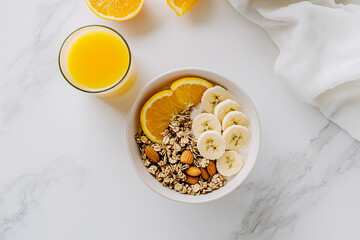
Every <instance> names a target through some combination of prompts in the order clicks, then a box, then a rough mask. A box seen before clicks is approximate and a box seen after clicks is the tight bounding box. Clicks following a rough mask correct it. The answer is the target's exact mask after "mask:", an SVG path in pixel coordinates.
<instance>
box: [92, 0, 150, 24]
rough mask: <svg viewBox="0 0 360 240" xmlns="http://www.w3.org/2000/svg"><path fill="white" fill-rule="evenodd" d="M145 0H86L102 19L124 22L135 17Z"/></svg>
mask: <svg viewBox="0 0 360 240" xmlns="http://www.w3.org/2000/svg"><path fill="white" fill-rule="evenodd" d="M144 2H145V0H86V3H87V5H88V6H89V8H90V9H91V11H93V12H94V13H95V14H96V15H98V16H99V17H101V18H104V19H108V20H114V21H124V20H128V19H130V18H133V17H135V16H136V15H137V14H138V13H139V12H140V10H141V8H142V7H143V5H144Z"/></svg>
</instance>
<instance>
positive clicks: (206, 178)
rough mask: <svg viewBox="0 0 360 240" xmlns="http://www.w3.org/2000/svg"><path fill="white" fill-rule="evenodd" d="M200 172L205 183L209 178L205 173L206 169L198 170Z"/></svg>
mask: <svg viewBox="0 0 360 240" xmlns="http://www.w3.org/2000/svg"><path fill="white" fill-rule="evenodd" d="M200 171H201V176H202V178H203V179H204V180H205V181H207V180H209V178H210V176H209V173H208V172H207V171H206V169H205V168H200Z"/></svg>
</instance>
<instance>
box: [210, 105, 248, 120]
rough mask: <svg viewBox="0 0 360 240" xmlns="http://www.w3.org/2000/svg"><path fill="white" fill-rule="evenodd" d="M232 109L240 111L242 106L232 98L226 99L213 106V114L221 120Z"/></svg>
mask: <svg viewBox="0 0 360 240" xmlns="http://www.w3.org/2000/svg"><path fill="white" fill-rule="evenodd" d="M232 111H242V107H241V106H240V105H239V104H238V103H237V102H235V101H234V100H231V99H226V100H225V101H222V102H221V103H219V104H218V105H217V106H216V107H215V109H214V114H215V116H216V117H217V118H218V119H219V121H220V122H222V120H223V118H224V117H225V115H226V114H228V113H229V112H232Z"/></svg>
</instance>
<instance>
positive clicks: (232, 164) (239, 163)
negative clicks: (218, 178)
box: [216, 151, 244, 177]
mask: <svg viewBox="0 0 360 240" xmlns="http://www.w3.org/2000/svg"><path fill="white" fill-rule="evenodd" d="M243 166H244V160H243V158H242V157H241V155H240V154H239V153H237V152H235V151H226V152H225V153H224V155H222V156H221V157H220V158H219V159H218V160H216V169H217V170H218V172H219V173H220V174H221V175H223V176H227V177H230V176H232V175H235V174H237V173H238V172H239V171H240V170H241V169H242V168H243Z"/></svg>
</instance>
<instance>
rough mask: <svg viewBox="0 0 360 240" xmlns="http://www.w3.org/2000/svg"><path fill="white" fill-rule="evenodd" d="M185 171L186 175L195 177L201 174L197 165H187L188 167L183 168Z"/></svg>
mask: <svg viewBox="0 0 360 240" xmlns="http://www.w3.org/2000/svg"><path fill="white" fill-rule="evenodd" d="M185 173H186V174H187V175H190V176H193V177H196V176H199V175H200V174H201V171H200V169H199V168H198V167H194V166H192V167H189V168H188V169H186V170H185Z"/></svg>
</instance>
